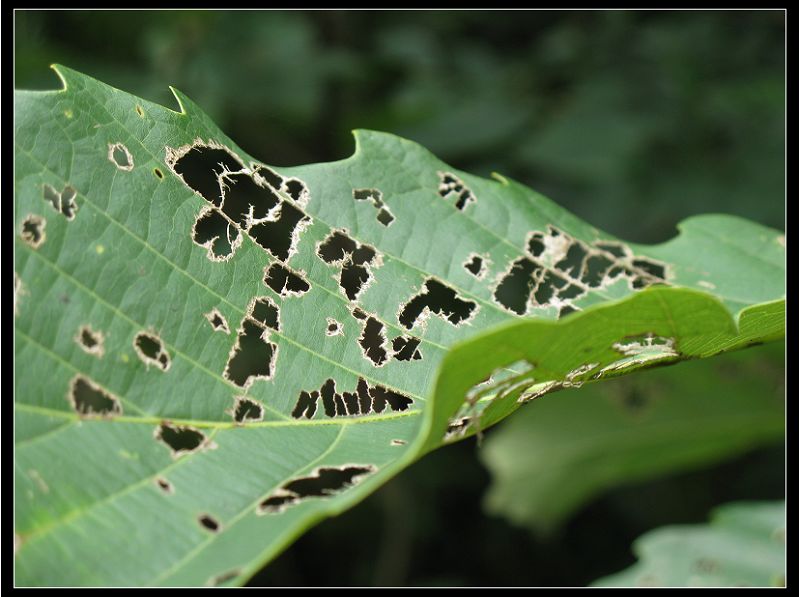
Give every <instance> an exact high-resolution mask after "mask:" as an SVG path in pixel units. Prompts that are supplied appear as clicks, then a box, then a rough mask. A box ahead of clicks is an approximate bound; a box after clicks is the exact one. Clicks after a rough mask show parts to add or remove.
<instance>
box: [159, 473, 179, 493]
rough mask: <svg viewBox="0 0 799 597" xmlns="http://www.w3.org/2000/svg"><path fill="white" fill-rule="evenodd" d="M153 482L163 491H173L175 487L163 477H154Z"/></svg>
mask: <svg viewBox="0 0 799 597" xmlns="http://www.w3.org/2000/svg"><path fill="white" fill-rule="evenodd" d="M155 484H156V485H158V487H159V489H160V490H161V491H163V492H164V493H167V494H173V493H175V488H174V487H173V486H172V483H170V482H169V481H167V480H166V479H165V478H164V477H156V479H155Z"/></svg>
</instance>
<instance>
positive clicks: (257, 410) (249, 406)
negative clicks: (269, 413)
mask: <svg viewBox="0 0 799 597" xmlns="http://www.w3.org/2000/svg"><path fill="white" fill-rule="evenodd" d="M263 418H264V407H263V406H261V405H260V404H258V403H257V402H256V401H255V400H252V399H250V398H245V397H243V396H239V397H238V398H236V404H235V405H234V406H233V420H234V421H236V423H245V422H247V421H261V420H263Z"/></svg>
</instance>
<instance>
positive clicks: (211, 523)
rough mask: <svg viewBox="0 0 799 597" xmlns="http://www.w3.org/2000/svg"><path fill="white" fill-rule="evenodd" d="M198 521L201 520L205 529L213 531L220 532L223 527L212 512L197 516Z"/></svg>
mask: <svg viewBox="0 0 799 597" xmlns="http://www.w3.org/2000/svg"><path fill="white" fill-rule="evenodd" d="M197 522H199V523H200V525H201V526H202V527H203V528H204V529H206V530H208V531H211V532H212V533H218V532H219V530H220V528H221V526H220V524H219V521H218V520H217V519H216V518H214V517H213V516H211V515H210V514H201V515H200V516H198V517H197Z"/></svg>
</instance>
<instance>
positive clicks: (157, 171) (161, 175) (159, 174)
mask: <svg viewBox="0 0 799 597" xmlns="http://www.w3.org/2000/svg"><path fill="white" fill-rule="evenodd" d="M153 174H155V176H156V178H159V179H161V180H163V178H164V173H163V172H161V169H160V168H153Z"/></svg>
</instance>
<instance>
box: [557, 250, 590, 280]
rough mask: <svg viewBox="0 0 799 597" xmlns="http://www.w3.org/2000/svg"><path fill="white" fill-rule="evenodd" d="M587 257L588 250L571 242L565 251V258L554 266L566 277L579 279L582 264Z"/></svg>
mask: <svg viewBox="0 0 799 597" xmlns="http://www.w3.org/2000/svg"><path fill="white" fill-rule="evenodd" d="M587 256H588V249H587V248H586V247H585V246H584V245H583V244H582V243H580V242H577V241H575V242H573V243H572V244H571V245H570V246H569V249H568V250H567V251H566V256H565V257H564V258H563V259H561V260H560V261H558V262H557V263H556V264H555V268H556V269H559V270H560V271H562V272H563V273H564V274H566V275H567V276H570V277H572V278H579V277H580V276H581V274H582V271H583V263H584V261H585V258H586V257H587Z"/></svg>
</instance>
